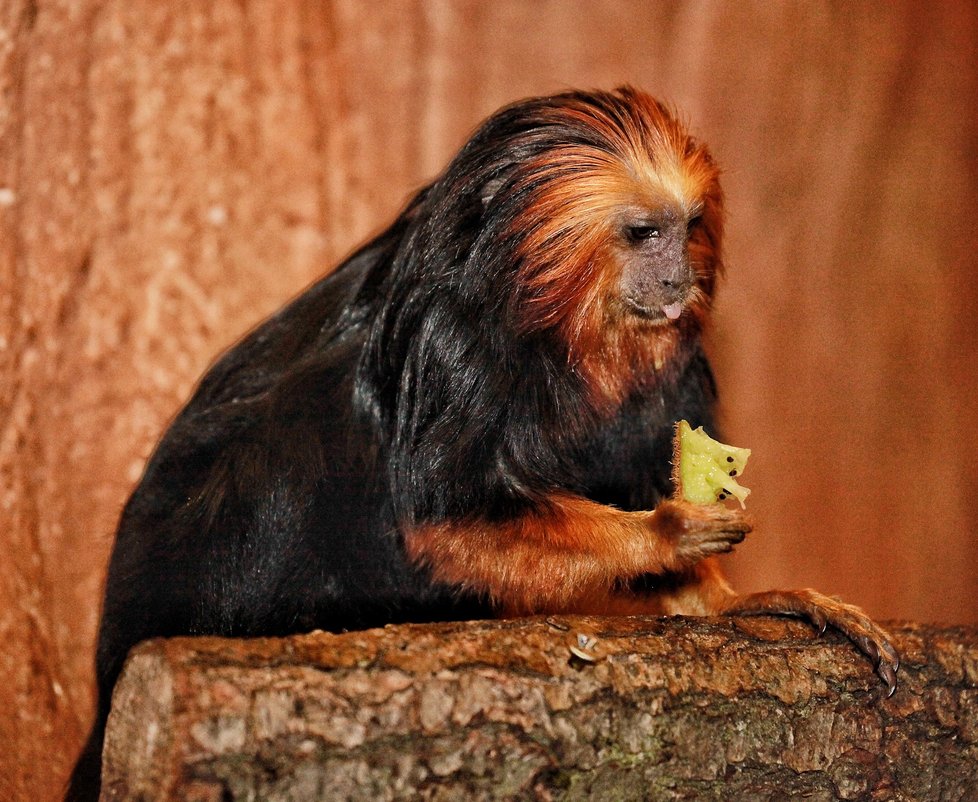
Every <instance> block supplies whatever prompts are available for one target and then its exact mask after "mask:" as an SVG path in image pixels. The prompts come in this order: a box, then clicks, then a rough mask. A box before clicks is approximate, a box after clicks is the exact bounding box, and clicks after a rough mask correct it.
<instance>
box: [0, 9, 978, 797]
mask: <svg viewBox="0 0 978 802" xmlns="http://www.w3.org/2000/svg"><path fill="white" fill-rule="evenodd" d="M976 51H978V14H976V12H975V10H974V8H973V6H972V4H965V3H961V4H957V3H954V2H950V0H949V2H946V3H939V4H924V3H913V2H907V3H892V4H885V5H882V6H881V5H879V4H872V3H856V4H845V5H834V4H814V3H812V4H781V3H760V2H759V3H735V2H729V3H727V2H716V3H705V2H689V3H680V2H665V3H654V4H653V3H647V2H640V1H639V0H634V1H633V2H631V1H629V0H577V1H576V2H564V1H562V0H549V1H547V2H532V3H531V2H520V1H518V0H496V1H495V2H492V3H486V2H476V1H475V0H473V1H472V2H461V1H460V0H429V1H425V0H415V1H414V2H411V1H410V0H392V1H391V2H383V3H370V4H367V3H361V2H358V0H335V1H334V2H319V0H315V1H314V0H308V2H303V1H302V0H243V1H242V0H215V2H212V3H207V4H180V3H159V2H155V1H154V0H104V1H101V0H37V2H28V1H26V0H8V2H6V3H3V4H0V532H2V533H3V534H2V537H3V539H4V540H3V545H4V552H5V554H6V555H7V557H6V559H5V560H4V561H3V563H2V565H0V644H2V645H0V672H2V674H3V676H4V677H6V678H8V681H7V682H6V683H5V684H4V687H3V688H2V689H0V699H2V702H3V703H2V704H0V709H2V710H4V711H5V712H4V713H2V714H0V740H2V742H3V743H4V744H5V745H6V746H7V748H6V749H5V750H4V754H3V755H0V798H4V799H8V798H9V799H18V798H26V797H27V795H28V794H30V795H31V796H32V797H35V798H36V797H38V796H40V797H45V798H54V797H55V796H56V794H57V788H58V787H59V786H60V783H61V781H62V779H63V777H64V774H65V771H66V770H67V767H68V765H69V763H70V760H71V758H72V757H73V752H74V750H75V748H76V746H77V744H78V741H79V739H80V737H81V733H82V731H83V730H84V728H85V727H86V726H87V721H88V716H89V715H90V710H91V699H90V674H89V665H90V661H91V648H92V642H93V637H94V631H95V624H96V618H97V599H98V594H99V590H100V586H101V583H102V579H103V574H104V568H105V561H106V559H107V555H108V550H109V548H110V545H111V537H112V530H113V527H114V523H115V519H116V516H117V515H118V511H119V509H120V507H121V505H122V503H123V502H124V499H125V497H126V494H127V492H128V491H129V489H130V488H131V486H132V484H133V482H135V480H136V479H137V478H138V475H139V472H140V470H141V467H142V464H143V461H144V460H145V458H146V457H147V456H148V454H149V452H150V449H151V447H152V444H153V442H154V440H155V439H156V437H157V436H158V434H159V433H160V431H161V430H162V428H163V427H164V426H165V424H166V421H167V420H168V419H169V417H170V416H172V415H173V414H174V412H175V411H176V410H177V409H178V407H179V404H180V403H181V401H182V400H183V399H185V398H186V396H187V394H188V392H189V391H190V389H191V388H192V386H193V383H194V381H195V380H196V378H197V377H198V376H199V374H200V372H201V371H202V370H203V369H204V368H205V367H206V366H207V364H208V363H209V362H210V361H211V359H212V358H213V357H214V356H215V354H216V353H217V352H218V351H219V350H220V349H222V348H224V347H226V346H227V345H228V344H230V343H231V342H233V341H234V340H235V339H236V338H237V337H238V336H240V334H241V333H242V332H243V331H245V330H246V329H247V328H249V327H250V326H252V325H253V324H254V323H256V322H257V321H258V320H260V319H261V318H262V317H263V316H264V315H266V314H267V313H269V312H270V311H272V310H273V309H274V308H276V307H277V306H278V305H280V304H281V303H282V302H283V301H284V300H285V299H286V298H288V297H289V296H291V295H293V294H295V293H296V292H298V291H299V290H300V289H301V288H302V287H303V286H304V285H305V284H307V283H309V282H310V281H312V280H313V279H314V278H315V277H316V276H318V275H319V274H320V273H322V272H324V271H325V270H327V269H328V268H329V267H330V266H331V265H332V264H335V262H336V260H337V259H338V258H340V257H341V256H342V254H344V253H345V252H347V251H348V250H349V249H350V248H352V247H353V246H354V245H355V244H356V243H357V242H359V241H361V240H362V239H363V238H364V237H365V236H367V235H368V234H369V233H370V232H372V231H374V230H376V229H378V228H379V227H380V226H382V225H383V224H384V223H385V222H386V221H387V220H389V219H390V218H391V217H392V216H393V214H394V213H395V212H396V211H397V209H398V208H399V207H400V206H401V204H402V203H403V202H404V200H405V199H406V197H407V196H408V194H409V193H410V192H411V191H412V190H413V189H414V188H416V187H417V186H418V185H419V184H420V183H421V182H423V181H424V180H426V179H427V178H429V177H431V176H433V175H434V174H435V173H436V172H437V171H438V170H439V169H440V168H441V166H443V164H444V163H445V161H446V160H447V159H448V158H449V157H450V155H451V153H452V152H453V151H454V149H455V148H456V147H457V146H458V145H460V144H461V142H462V141H464V139H465V137H466V135H467V133H468V132H469V131H470V130H471V129H472V128H473V127H474V126H475V125H476V124H477V123H478V121H479V120H480V119H481V118H482V117H484V116H485V115H486V114H488V113H490V112H491V111H492V110H493V109H494V108H496V107H497V106H499V105H500V104H502V103H505V102H508V101H510V100H513V99H515V98H518V97H520V96H524V95H528V94H534V93H541V92H550V91H554V90H558V89H563V88H567V87H571V86H584V87H589V86H604V87H609V86H613V85H615V84H618V83H621V82H632V83H635V84H637V85H639V86H642V87H644V88H646V89H649V90H650V91H652V92H655V93H657V94H659V95H661V96H663V97H664V98H666V99H668V100H670V101H671V102H673V103H674V104H675V105H676V106H678V107H679V108H681V109H682V110H683V111H684V113H685V114H686V116H687V117H688V118H689V119H690V120H691V123H692V125H693V128H694V129H695V130H696V131H698V132H699V133H700V134H701V135H702V137H703V138H704V139H705V140H706V141H708V142H709V143H711V145H712V147H713V149H714V151H715V153H716V154H717V156H718V158H719V159H720V161H721V163H722V164H723V165H724V167H725V173H726V174H725V186H726V189H727V194H728V198H729V225H728V229H729V240H728V264H729V277H728V281H727V283H726V285H725V286H724V287H723V289H722V291H721V296H720V302H719V307H718V315H717V324H716V328H715V331H714V334H713V337H712V340H711V348H712V351H713V353H714V355H715V360H716V367H717V371H718V374H719V377H720V380H721V385H722V391H723V398H724V407H723V417H724V422H725V427H726V432H727V434H728V436H729V439H731V440H732V441H735V442H740V443H743V444H745V445H750V446H751V447H752V448H753V449H754V452H755V457H754V461H753V463H752V465H751V468H750V473H749V479H750V482H749V483H750V484H751V485H752V486H753V487H754V490H755V494H754V496H753V497H752V508H753V509H754V511H755V512H756V514H757V517H758V519H759V521H760V527H759V529H758V531H757V532H756V533H755V534H754V535H753V536H752V537H751V538H750V540H749V541H748V542H747V543H745V544H743V546H742V547H741V549H740V550H739V553H738V555H736V556H735V557H734V558H733V559H732V560H731V567H732V571H733V573H734V575H735V577H736V580H737V584H738V585H739V586H741V587H744V588H754V587H765V586H770V585H775V584H780V585H806V584H812V585H815V586H818V587H820V588H822V589H824V590H826V591H830V592H835V593H840V594H841V595H843V596H845V597H846V598H848V599H850V600H853V601H856V602H859V603H861V604H864V605H865V606H866V607H867V608H868V609H869V610H870V611H871V612H873V613H874V614H876V615H878V616H882V617H908V618H918V619H922V620H938V621H960V622H966V621H968V622H974V621H976V620H978V609H976V606H975V601H974V600H975V597H976V591H978V582H976V579H975V576H976V570H978V545H976V543H978V541H976V536H975V532H976V528H978V526H976V525H978V520H976V519H978V515H976V512H975V510H976V507H975V505H974V503H973V499H975V498H976V497H978V481H976V478H975V474H974V472H973V471H972V470H971V468H972V462H973V455H974V454H975V453H978V436H976V434H975V431H976V427H978V420H976V418H978V413H976V410H975V403H974V398H975V395H976V393H975V391H976V389H978V387H976V384H978V382H976V380H975V378H974V364H975V357H976V355H978V347H976V346H978V342H976V339H978V334H976V324H978V288H976V286H975V282H974V281H973V278H974V276H975V273H976V267H978V264H976V261H978V257H976V253H978V237H976V229H975V226H974V222H973V221H974V220H975V219H976V217H978V192H976V186H978V176H976V169H978V168H976V165H978V130H976V129H978V123H976V116H975V114H974V108H975V105H976V101H978V58H976V56H978V52H976Z"/></svg>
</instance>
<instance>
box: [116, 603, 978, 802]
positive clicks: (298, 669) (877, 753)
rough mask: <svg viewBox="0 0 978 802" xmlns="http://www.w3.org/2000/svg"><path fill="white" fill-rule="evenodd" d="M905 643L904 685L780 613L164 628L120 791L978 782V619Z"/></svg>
mask: <svg viewBox="0 0 978 802" xmlns="http://www.w3.org/2000/svg"><path fill="white" fill-rule="evenodd" d="M582 635H583V636H584V638H585V639H586V640H587V641H588V643H589V645H588V647H587V651H586V654H588V655H589V656H590V657H592V658H593V660H591V661H590V662H588V661H585V660H582V659H579V658H578V657H577V656H575V655H574V654H573V653H572V652H571V650H570V649H571V647H572V646H573V647H575V648H578V645H579V643H580V640H579V637H580V636H582ZM894 638H895V640H894V642H895V643H896V644H897V646H898V647H899V648H900V649H901V650H902V652H903V654H904V655H905V660H904V665H903V669H902V672H901V673H902V677H901V686H900V688H899V689H898V690H897V692H896V693H895V694H894V695H893V696H892V697H890V698H885V699H884V698H882V694H883V687H882V686H881V685H880V684H879V682H878V680H877V679H876V678H875V676H874V675H873V673H872V670H871V667H870V665H869V664H868V663H866V662H865V661H864V660H862V659H861V658H860V657H858V656H857V655H856V654H855V652H854V650H853V649H852V647H851V645H849V644H847V643H843V642H841V641H840V640H839V639H838V638H837V637H836V636H835V635H826V636H825V637H823V638H818V637H817V636H816V635H815V634H814V633H813V632H812V631H811V629H809V628H807V627H805V626H804V625H801V624H798V623H792V622H787V621H785V620H780V621H779V620H774V619H767V620H758V619H753V620H745V619H741V620H731V619H727V620H716V619H712V620H708V619H691V620H685V621H684V620H678V619H671V620H663V619H654V618H652V619H650V618H642V617H635V618H613V619H608V618H591V617H579V616H567V617H563V616H561V617H558V618H557V619H548V620H546V621H544V620H541V619H529V620H527V619H524V620H520V621H507V622H475V623H465V624H449V625H432V626H417V625H413V626H412V625H408V626H396V627H386V628H384V629H374V630H369V631H367V632H356V633H347V634H343V635H329V634H325V633H314V634H312V635H308V636H300V637H295V638H288V639H278V640H274V639H265V640H252V641H241V640H239V641H222V640H219V639H215V638H203V639H202V638H197V639H188V638H181V639H174V640H168V641H162V640H161V641H151V642H149V643H145V644H143V645H141V646H140V647H137V649H136V650H134V652H133V656H132V658H131V660H130V662H129V663H128V665H127V667H126V670H125V672H124V674H123V676H122V677H121V679H120V681H119V685H118V686H117V692H116V694H115V697H114V702H113V711H112V715H111V716H110V718H109V728H108V734H107V740H106V751H105V774H104V777H105V785H104V786H103V799H104V800H105V802H126V801H128V800H134V801H135V800H142V799H146V798H152V799H155V800H160V802H163V800H174V802H177V800H186V799H199V800H218V799H220V800H250V799H262V800H286V799H287V800H291V801H292V802H300V800H302V801H305V800H308V801H309V802H313V801H314V800H320V799H324V798H329V799H344V800H399V799H404V800H417V799H424V800H477V799H478V800H485V799H524V800H540V801H541V802H543V801H544V800H557V799H560V800H585V799H614V800H646V799H655V800H673V799H715V800H721V799H819V800H837V799H853V800H856V799H859V800H866V799H886V800H906V802H910V800H931V799H966V798H970V797H969V794H971V792H972V791H973V789H974V783H975V781H976V780H978V708H976V707H975V704H974V702H975V699H976V695H978V690H976V685H978V632H976V631H975V629H974V628H953V629H951V628H938V627H925V626H921V625H914V626H909V625H908V626H903V627H900V628H899V629H898V630H896V631H895V632H894Z"/></svg>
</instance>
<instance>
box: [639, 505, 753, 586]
mask: <svg viewBox="0 0 978 802" xmlns="http://www.w3.org/2000/svg"><path fill="white" fill-rule="evenodd" d="M649 522H650V524H651V526H652V527H653V528H654V529H655V531H656V534H658V535H659V536H660V537H661V538H662V539H663V540H665V541H666V542H668V543H670V544H671V545H672V546H673V548H674V550H675V560H676V563H677V564H676V566H675V567H676V569H678V570H681V569H683V568H688V567H690V566H692V565H694V564H696V563H698V562H699V561H700V560H702V559H704V558H706V557H712V556H713V555H716V554H725V553H726V552H729V551H733V547H734V546H736V545H737V544H738V543H740V542H741V541H742V540H743V539H744V538H745V537H746V536H747V533H748V532H750V531H751V530H752V529H753V528H754V524H753V521H752V519H751V517H750V516H749V515H748V514H747V513H745V512H744V511H743V510H741V509H735V508H728V507H725V506H723V505H722V504H693V503H691V502H689V501H683V500H682V499H676V498H671V499H665V500H663V501H660V502H659V504H658V505H657V506H656V508H655V510H654V511H653V512H652V514H651V517H650V521H649Z"/></svg>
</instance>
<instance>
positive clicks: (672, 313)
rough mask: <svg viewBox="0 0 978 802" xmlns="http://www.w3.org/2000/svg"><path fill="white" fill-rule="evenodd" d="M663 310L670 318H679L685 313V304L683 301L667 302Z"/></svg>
mask: <svg viewBox="0 0 978 802" xmlns="http://www.w3.org/2000/svg"><path fill="white" fill-rule="evenodd" d="M662 311H663V312H665V313H666V317H667V318H669V320H677V319H678V318H679V316H680V315H681V314H682V313H683V305H682V304H681V303H674V304H666V305H665V306H663V307H662Z"/></svg>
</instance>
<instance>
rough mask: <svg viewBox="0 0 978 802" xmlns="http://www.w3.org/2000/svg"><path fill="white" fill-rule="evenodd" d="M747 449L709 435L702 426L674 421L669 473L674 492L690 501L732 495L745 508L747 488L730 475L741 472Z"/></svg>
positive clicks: (705, 500)
mask: <svg viewBox="0 0 978 802" xmlns="http://www.w3.org/2000/svg"><path fill="white" fill-rule="evenodd" d="M748 457H750V449H749V448H736V447H735V446H728V445H726V444H725V443H721V442H720V441H719V440H714V439H713V438H712V437H710V436H709V435H708V434H707V433H706V432H705V431H703V427H702V426H700V427H698V428H696V429H693V428H692V427H691V426H690V425H689V423H688V422H686V421H684V420H681V421H679V423H677V424H676V436H675V439H674V440H673V476H674V478H675V480H676V483H677V486H678V493H679V495H680V496H682V498H684V499H686V500H687V501H692V502H693V503H694V504H713V503H714V502H716V501H724V500H725V499H727V498H730V497H731V496H733V497H734V498H736V499H737V500H738V501H739V502H740V506H741V507H746V506H747V505H746V504H744V500H745V499H746V498H747V496H748V495H749V494H750V490H749V489H748V488H746V487H743V486H741V485H740V483H739V482H738V481H737V480H736V479H735V478H734V477H735V476H740V474H741V473H743V470H744V466H745V465H747V458H748Z"/></svg>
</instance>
